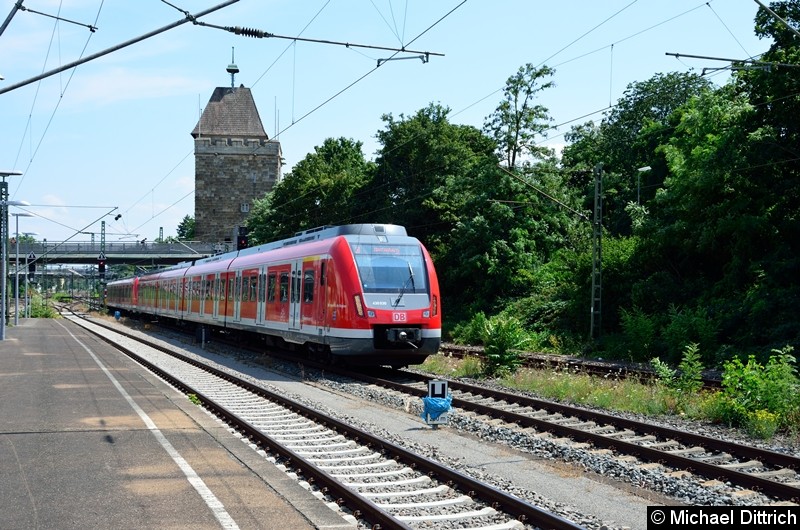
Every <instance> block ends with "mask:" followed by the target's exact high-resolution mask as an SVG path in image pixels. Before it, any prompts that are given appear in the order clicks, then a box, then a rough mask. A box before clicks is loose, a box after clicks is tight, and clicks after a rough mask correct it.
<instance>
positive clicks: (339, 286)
mask: <svg viewBox="0 0 800 530" xmlns="http://www.w3.org/2000/svg"><path fill="white" fill-rule="evenodd" d="M107 289H108V290H107V299H106V300H107V305H108V307H109V309H111V310H112V311H113V310H119V311H121V312H126V313H131V314H144V315H153V316H156V317H158V318H161V319H172V320H175V321H177V322H182V323H188V324H191V325H194V326H198V329H202V327H207V328H213V329H214V330H215V331H218V330H226V331H228V332H231V333H233V332H237V331H239V332H254V333H256V334H259V336H261V337H263V338H264V340H265V341H266V342H267V344H268V345H287V344H289V345H295V346H296V347H300V348H302V349H304V350H306V351H309V352H311V353H312V354H314V355H315V356H318V357H325V358H329V359H333V360H337V359H338V360H343V361H345V362H347V363H349V364H360V365H389V366H393V367H402V366H408V365H411V364H419V363H422V362H423V361H424V360H425V358H426V357H427V356H428V355H431V354H434V353H436V352H437V351H438V349H439V345H440V342H441V336H442V319H441V308H440V305H439V303H440V300H441V298H440V296H439V281H438V279H437V277H436V271H435V269H434V267H433V263H432V261H431V257H430V255H429V254H428V251H427V250H426V249H425V247H424V246H423V245H422V243H420V242H419V241H418V240H417V239H415V238H413V237H410V236H408V235H407V233H406V229H405V228H403V227H402V226H397V225H380V224H352V225H344V226H335V227H322V228H317V229H314V230H308V231H305V232H301V233H298V234H296V235H295V237H292V238H289V239H284V240H281V241H276V242H273V243H266V244H264V245H259V246H255V247H252V248H248V249H243V250H240V251H237V252H231V253H227V254H220V255H218V256H213V257H210V258H204V259H200V260H196V261H193V262H188V263H182V264H179V265H176V266H174V267H170V268H167V269H162V270H159V271H156V272H152V273H148V274H145V275H142V276H137V277H134V278H127V279H124V280H116V281H112V282H109V284H108V285H107Z"/></svg>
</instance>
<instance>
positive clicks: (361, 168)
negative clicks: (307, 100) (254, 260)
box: [247, 138, 373, 243]
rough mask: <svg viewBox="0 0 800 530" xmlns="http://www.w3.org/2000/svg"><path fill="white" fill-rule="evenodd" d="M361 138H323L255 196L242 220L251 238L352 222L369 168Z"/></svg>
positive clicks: (271, 237)
mask: <svg viewBox="0 0 800 530" xmlns="http://www.w3.org/2000/svg"><path fill="white" fill-rule="evenodd" d="M362 145H363V144H362V143H361V142H357V141H355V140H352V139H347V138H338V139H334V138H328V139H326V140H325V141H324V142H323V144H322V145H321V146H316V147H315V148H314V152H313V153H309V154H308V155H306V157H305V158H304V159H303V160H301V161H300V162H298V163H297V165H295V166H294V168H293V170H292V172H291V173H288V174H287V175H286V176H285V177H284V179H283V180H282V181H281V182H279V183H278V184H277V185H276V186H275V187H274V188H273V189H272V191H270V193H268V194H267V195H266V197H264V198H263V199H259V200H257V201H256V202H255V205H254V207H253V210H252V212H251V213H250V217H249V218H248V221H247V224H248V227H249V228H250V237H251V238H252V239H253V240H254V242H255V243H264V242H267V241H272V240H276V239H281V238H284V237H289V236H291V235H292V234H294V233H295V232H297V231H300V230H307V229H310V228H316V227H318V226H323V225H339V224H347V223H351V222H354V219H355V218H354V215H353V210H354V209H355V204H356V202H357V199H356V198H355V194H356V193H357V192H358V190H360V188H361V187H362V186H363V185H364V183H365V182H366V181H367V180H368V178H369V175H370V174H371V173H372V172H373V164H372V163H371V162H368V161H367V160H366V159H365V158H364V153H363V152H362V150H361V148H362Z"/></svg>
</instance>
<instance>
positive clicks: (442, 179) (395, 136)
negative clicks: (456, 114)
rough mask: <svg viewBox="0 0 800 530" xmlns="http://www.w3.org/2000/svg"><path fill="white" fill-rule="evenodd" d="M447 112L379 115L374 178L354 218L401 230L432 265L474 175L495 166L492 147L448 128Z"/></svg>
mask: <svg viewBox="0 0 800 530" xmlns="http://www.w3.org/2000/svg"><path fill="white" fill-rule="evenodd" d="M449 112H450V110H449V109H447V108H445V107H442V106H440V105H435V104H430V105H428V106H427V107H425V108H423V109H421V110H419V111H417V112H416V114H414V115H413V116H411V117H406V116H404V115H400V117H399V119H395V118H394V117H393V116H392V115H384V116H383V121H384V122H385V124H386V127H385V129H383V130H381V131H379V132H378V133H377V138H378V141H379V142H380V143H381V146H382V147H381V149H380V150H379V151H378V157H377V159H376V163H377V168H376V171H375V175H374V177H373V179H372V180H371V181H370V182H369V184H368V185H367V186H365V188H364V189H363V190H362V191H361V193H360V194H359V196H358V197H357V199H358V205H357V207H358V208H359V212H360V213H359V218H361V219H366V220H374V221H378V222H391V223H394V224H399V225H403V226H405V227H406V228H407V229H408V230H409V233H411V234H413V235H414V236H416V237H418V238H419V239H420V240H421V241H422V242H423V243H424V244H425V245H426V247H427V248H428V249H429V250H430V251H431V253H432V254H433V257H434V260H436V259H437V257H438V256H439V255H441V254H442V253H443V251H444V249H446V248H447V246H448V245H449V243H450V240H451V237H452V229H453V227H454V226H455V224H456V223H457V222H458V221H459V219H460V216H461V215H463V213H464V211H463V206H464V204H465V201H466V200H467V198H468V197H469V196H471V194H472V193H473V185H472V181H473V179H474V175H475V173H476V171H479V170H480V168H481V167H483V166H485V165H486V164H491V165H494V164H496V158H495V156H494V150H495V144H494V142H492V140H491V139H489V138H487V137H486V136H485V135H484V134H482V133H481V131H479V130H478V129H476V128H474V127H471V126H467V125H454V124H452V123H450V122H449V121H448V118H447V115H448V114H449Z"/></svg>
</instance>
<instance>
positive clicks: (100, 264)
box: [97, 254, 106, 280]
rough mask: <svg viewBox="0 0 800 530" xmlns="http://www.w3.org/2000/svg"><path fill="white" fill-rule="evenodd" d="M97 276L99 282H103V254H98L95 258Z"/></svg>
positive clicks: (104, 259)
mask: <svg viewBox="0 0 800 530" xmlns="http://www.w3.org/2000/svg"><path fill="white" fill-rule="evenodd" d="M97 275H98V276H99V277H100V279H101V280H104V279H105V277H106V256H105V254H100V256H98V258H97Z"/></svg>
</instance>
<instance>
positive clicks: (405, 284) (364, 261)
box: [350, 243, 428, 294]
mask: <svg viewBox="0 0 800 530" xmlns="http://www.w3.org/2000/svg"><path fill="white" fill-rule="evenodd" d="M350 248H351V249H352V251H353V255H354V256H355V258H356V266H357V267H358V275H359V277H360V278H361V288H362V289H363V290H364V292H365V293H398V292H401V291H402V292H404V293H407V294H411V293H427V292H428V275H427V274H426V273H425V263H424V261H423V257H422V251H421V249H420V247H419V246H417V245H385V244H384V245H375V244H363V243H352V244H351V245H350Z"/></svg>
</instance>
